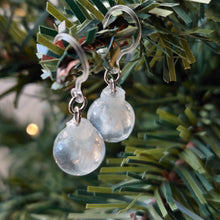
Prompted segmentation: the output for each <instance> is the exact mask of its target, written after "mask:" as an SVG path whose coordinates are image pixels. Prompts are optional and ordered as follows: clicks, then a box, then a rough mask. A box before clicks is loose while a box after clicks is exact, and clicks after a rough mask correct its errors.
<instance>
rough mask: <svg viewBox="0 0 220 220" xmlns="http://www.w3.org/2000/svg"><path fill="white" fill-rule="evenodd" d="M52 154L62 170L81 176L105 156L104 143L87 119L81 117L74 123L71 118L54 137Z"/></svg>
mask: <svg viewBox="0 0 220 220" xmlns="http://www.w3.org/2000/svg"><path fill="white" fill-rule="evenodd" d="M53 156H54V159H55V161H56V163H57V165H58V166H59V167H60V169H62V170H63V171H64V172H66V173H68V174H70V175H74V176H83V175H86V174H89V173H91V172H93V171H94V170H95V169H97V168H98V167H99V165H100V164H101V162H102V161H103V159H104V157H105V143H104V141H103V138H102V136H101V135H100V133H99V132H98V131H97V129H96V128H95V127H94V126H93V125H92V124H91V123H90V121H89V120H87V119H85V118H82V119H81V122H80V123H79V125H75V124H74V122H73V119H72V120H70V121H69V122H67V124H66V127H65V128H64V129H63V130H62V131H61V132H60V133H59V134H58V136H57V137H56V139H55V142H54V146H53Z"/></svg>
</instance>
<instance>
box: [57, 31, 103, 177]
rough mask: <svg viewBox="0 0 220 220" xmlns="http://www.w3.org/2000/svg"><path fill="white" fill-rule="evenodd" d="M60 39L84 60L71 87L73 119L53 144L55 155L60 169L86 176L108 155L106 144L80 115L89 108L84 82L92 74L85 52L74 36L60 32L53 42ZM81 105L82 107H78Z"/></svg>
mask: <svg viewBox="0 0 220 220" xmlns="http://www.w3.org/2000/svg"><path fill="white" fill-rule="evenodd" d="M59 40H63V41H66V42H67V43H69V44H70V45H71V46H72V47H73V49H74V50H75V52H76V53H77V55H78V56H79V60H80V61H81V64H82V68H83V73H82V75H81V76H80V77H78V78H77V80H76V83H75V88H73V89H72V90H71V95H72V98H71V100H70V102H69V112H70V113H71V114H72V115H73V118H72V119H71V120H70V121H68V122H67V123H66V127H65V128H64V129H63V130H62V131H61V132H60V133H59V134H58V135H57V137H56V139H55V142H54V146H53V156H54V159H55V161H56V163H57V165H58V166H59V167H60V169H61V170H63V171H64V172H66V173H68V174H70V175H74V176H83V175H86V174H89V173H91V172H92V171H94V170H95V169H96V168H97V167H98V166H99V165H100V164H101V162H102V160H103V159H104V156H105V144H104V141H103V138H102V136H101V135H100V133H99V132H98V130H97V129H96V128H95V127H94V126H93V125H92V124H91V123H90V121H89V120H87V119H85V118H81V112H82V110H83V109H84V108H85V107H86V98H85V97H84V96H83V94H82V91H81V84H82V83H83V82H85V81H86V80H87V78H88V75H89V64H88V61H87V58H86V55H85V53H84V51H83V49H82V48H81V46H80V45H79V44H78V42H77V41H76V40H75V38H73V37H72V36H71V35H69V34H66V33H61V34H58V35H57V36H56V37H55V39H54V42H57V41H59ZM74 63H76V61H72V64H71V63H69V65H68V66H67V68H63V69H62V68H59V69H58V74H57V75H58V76H59V75H60V76H61V75H63V74H62V73H65V74H66V72H67V73H68V72H69V70H70V69H71V68H72V67H73V66H74ZM71 66H72V67H71ZM61 71H63V72H61ZM79 105H81V106H80V107H79ZM74 106H75V107H74Z"/></svg>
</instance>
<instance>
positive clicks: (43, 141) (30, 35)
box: [0, 0, 220, 220]
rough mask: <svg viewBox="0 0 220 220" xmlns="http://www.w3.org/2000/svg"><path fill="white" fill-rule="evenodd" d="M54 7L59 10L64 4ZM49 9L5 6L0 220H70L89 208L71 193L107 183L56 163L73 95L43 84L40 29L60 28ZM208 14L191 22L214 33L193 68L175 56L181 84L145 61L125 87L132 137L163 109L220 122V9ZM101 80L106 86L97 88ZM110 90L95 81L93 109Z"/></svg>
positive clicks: (1, 20)
mask: <svg viewBox="0 0 220 220" xmlns="http://www.w3.org/2000/svg"><path fill="white" fill-rule="evenodd" d="M51 2H52V3H53V5H54V6H56V7H57V8H59V9H60V10H61V9H62V8H63V7H64V5H65V3H64V2H63V1H56V0H54V1H51ZM45 7H46V1H38V0H16V1H15V0H7V1H4V0H2V1H0V203H1V204H0V219H8V220H10V219H25V220H26V219H50V216H53V217H51V219H67V217H68V214H69V213H73V212H82V211H83V210H84V207H85V201H84V200H81V201H76V200H75V198H74V199H71V196H69V195H71V194H74V193H75V192H77V190H78V189H79V188H80V189H81V190H82V191H83V190H84V191H85V190H86V188H87V186H88V185H98V184H100V183H99V181H98V179H97V175H98V172H99V170H97V171H95V172H94V173H92V174H90V175H88V176H85V177H77V178H76V177H72V176H69V175H67V174H65V173H63V172H62V171H61V170H59V168H58V167H57V165H56V164H55V162H54V160H53V157H52V146H53V141H54V138H55V137H56V134H57V133H58V132H59V131H60V130H61V129H62V128H63V127H64V126H65V122H66V121H68V119H69V115H68V111H67V104H68V100H69V98H70V95H69V92H68V91H67V90H65V89H63V90H51V88H50V87H51V84H52V82H51V80H50V79H46V80H43V79H42V78H41V74H42V70H41V69H42V67H41V66H40V64H39V60H38V58H37V56H36V52H37V51H36V34H37V32H38V26H39V25H40V24H44V25H45V26H48V27H53V22H54V19H53V18H52V16H50V15H48V13H47V12H46V11H45ZM187 10H188V11H189V9H187ZM193 10H195V9H193ZM202 10H203V12H201V13H203V15H204V17H203V18H201V19H197V20H196V21H192V22H194V25H195V26H196V25H197V24H198V25H199V24H200V23H202V25H201V26H202V27H204V28H207V29H210V30H214V31H213V32H212V33H211V35H209V36H208V37H207V35H206V37H207V38H206V39H205V40H204V39H203V36H201V39H199V38H197V39H193V38H190V39H189V44H190V47H191V50H192V53H193V55H194V56H195V58H196V62H195V63H194V64H192V67H191V69H190V68H185V69H184V67H183V65H182V64H181V62H180V61H179V59H177V58H178V56H177V55H176V57H174V58H176V61H175V68H176V73H177V81H176V82H171V83H166V82H164V80H163V79H164V69H163V67H164V62H163V60H158V61H157V62H156V65H152V66H151V68H150V69H149V68H147V67H146V66H145V65H144V62H142V63H139V64H138V66H136V67H135V69H134V70H133V72H134V73H131V74H130V75H129V77H128V78H127V81H126V83H124V84H123V88H124V89H125V90H126V94H127V100H128V101H129V102H130V103H131V104H132V105H133V106H134V108H135V112H136V118H137V119H136V125H135V129H134V132H133V134H132V135H133V136H136V135H137V134H138V132H143V131H146V130H147V129H149V128H150V129H153V128H154V127H156V125H155V120H157V119H158V115H157V114H156V109H157V108H158V107H161V108H163V109H165V110H168V111H169V112H172V113H174V114H180V113H182V112H183V111H184V109H185V107H186V106H190V107H191V108H192V109H193V111H194V112H195V115H196V117H198V118H199V120H200V119H201V123H204V124H205V125H207V126H208V125H210V124H211V123H212V122H213V121H215V123H217V124H218V125H219V124H220V117H219V108H220V101H219V100H220V99H219V95H220V84H219V83H220V71H219V62H220V55H219V54H220V48H219V44H220V38H219V36H220V28H219V22H220V17H219V11H220V3H219V2H218V0H213V1H211V3H210V5H205V6H204V7H203V8H201V11H202ZM61 11H62V10H61ZM209 21H211V22H209ZM207 33H208V32H207ZM207 33H205V34H207ZM208 34H209V33H208ZM208 38H209V39H210V40H207V39H208ZM152 56H158V54H154V55H152ZM160 56H163V55H161V54H160ZM151 58H152V57H151ZM131 72H132V71H131ZM97 79H98V80H99V81H101V82H99V84H98V85H96V86H95V88H93V87H92V85H94V82H95V81H97ZM104 86H105V84H104V82H103V80H102V73H101V74H100V73H98V74H97V75H96V76H92V77H91V78H90V80H88V82H87V83H86V84H85V88H88V89H87V90H86V95H87V97H88V98H89V100H90V101H89V105H90V104H91V102H92V101H93V100H94V99H95V98H96V97H98V95H99V94H100V92H101V90H102V89H103V88H104ZM87 109H88V108H87ZM84 114H86V113H84ZM218 147H219V146H218ZM123 149H124V146H123V145H121V144H120V143H118V144H108V145H107V156H108V157H116V156H117V155H118V153H119V152H121V151H123ZM103 163H105V162H103ZM218 172H219V171H218ZM32 214H36V216H34V215H32ZM37 215H38V217H37ZM39 216H41V217H39ZM55 216H56V217H55ZM146 219H147V218H146Z"/></svg>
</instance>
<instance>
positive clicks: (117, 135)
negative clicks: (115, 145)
mask: <svg viewBox="0 0 220 220" xmlns="http://www.w3.org/2000/svg"><path fill="white" fill-rule="evenodd" d="M116 10H119V11H122V12H126V13H127V14H128V15H130V16H131V18H132V19H133V20H134V21H135V23H136V26H137V30H138V35H137V39H136V40H135V41H132V42H133V43H132V44H131V45H130V46H129V47H127V48H125V49H122V50H121V51H120V53H119V55H118V56H117V58H116V60H115V61H116V62H115V64H116V65H115V66H113V65H112V64H111V65H110V64H109V68H107V69H106V71H105V75H104V80H105V82H106V83H107V84H108V86H107V87H106V88H105V89H104V90H103V91H102V93H101V97H100V98H99V99H97V100H95V101H94V103H93V104H92V105H91V106H90V108H89V111H88V114H87V118H88V119H89V120H90V121H91V123H92V124H93V125H94V126H95V127H96V128H97V130H98V131H99V132H100V133H101V135H102V136H103V138H104V140H105V141H106V142H120V141H123V140H124V139H126V138H127V137H128V136H129V135H130V134H131V132H132V130H133V127H134V123H135V115H134V110H133V108H132V107H131V105H130V104H129V103H128V102H126V101H125V91H124V90H123V89H121V88H119V87H117V86H116V84H117V82H118V80H119V79H120V76H121V70H120V65H119V61H120V59H121V58H122V56H123V55H125V54H129V53H131V52H132V51H133V50H134V49H135V48H136V47H137V46H138V44H139V42H140V39H141V24H140V21H139V19H138V17H137V15H136V14H135V12H134V11H133V10H132V9H130V8H129V7H128V6H125V5H116V6H114V7H112V8H111V9H110V10H109V11H108V12H107V13H106V15H105V17H104V19H103V21H102V24H103V28H104V29H105V28H106V27H107V25H108V24H109V21H111V19H110V18H111V16H112V15H114V14H115V11H116Z"/></svg>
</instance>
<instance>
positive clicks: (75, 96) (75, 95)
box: [54, 33, 89, 125]
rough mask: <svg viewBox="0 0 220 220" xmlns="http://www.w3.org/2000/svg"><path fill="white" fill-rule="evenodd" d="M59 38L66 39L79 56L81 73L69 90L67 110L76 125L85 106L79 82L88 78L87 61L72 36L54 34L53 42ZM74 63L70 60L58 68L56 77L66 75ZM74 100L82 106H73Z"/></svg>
mask: <svg viewBox="0 0 220 220" xmlns="http://www.w3.org/2000/svg"><path fill="white" fill-rule="evenodd" d="M59 40H63V41H66V42H67V43H69V44H70V45H71V46H72V47H73V49H74V50H75V51H76V54H77V55H78V56H79V60H80V62H81V64H82V69H83V71H82V75H81V76H79V77H78V78H77V79H76V82H75V87H74V88H73V89H72V90H71V95H72V98H71V100H70V102H69V105H68V109H69V112H70V113H71V114H72V115H73V116H74V117H73V118H74V123H75V124H77V125H78V124H79V123H80V121H81V111H82V110H83V109H84V108H85V106H86V103H87V102H86V98H85V97H84V96H83V94H82V91H81V84H82V83H83V82H85V81H86V80H87V79H88V76H89V63H88V60H87V57H86V54H85V53H84V51H83V49H82V47H81V46H80V45H79V43H78V42H77V40H76V39H75V38H74V37H72V36H71V35H69V34H66V33H60V34H57V35H56V37H55V38H54V42H57V41H59ZM76 63H77V62H76V61H75V60H74V61H71V62H70V63H69V64H68V65H67V67H66V68H62V67H60V68H58V70H57V77H61V76H62V74H64V75H67V74H68V73H69V72H70V70H71V69H72V68H73V67H74V66H75V65H76ZM75 102H76V103H82V106H81V107H80V108H79V107H78V106H75V107H74V103H75Z"/></svg>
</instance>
